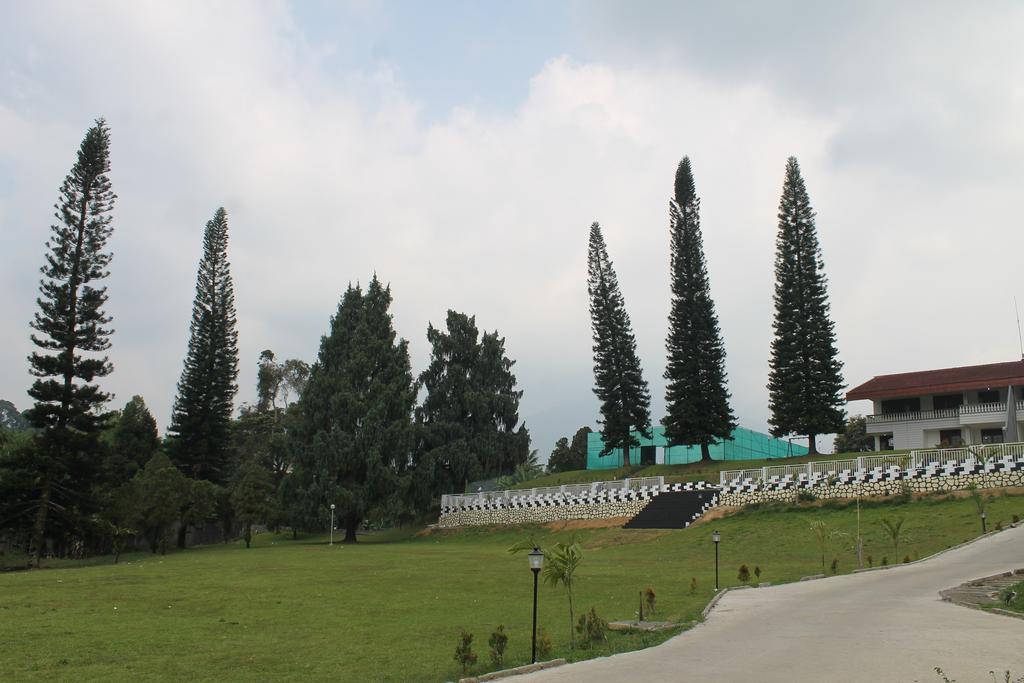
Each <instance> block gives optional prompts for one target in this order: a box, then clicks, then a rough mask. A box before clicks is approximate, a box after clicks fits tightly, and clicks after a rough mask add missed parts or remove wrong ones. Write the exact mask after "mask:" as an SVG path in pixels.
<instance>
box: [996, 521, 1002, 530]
mask: <svg viewBox="0 0 1024 683" xmlns="http://www.w3.org/2000/svg"><path fill="white" fill-rule="evenodd" d="M1002 530H1003V520H1001V519H1000V520H998V521H997V522H996V531H1002Z"/></svg>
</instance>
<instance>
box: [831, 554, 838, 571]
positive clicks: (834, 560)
mask: <svg viewBox="0 0 1024 683" xmlns="http://www.w3.org/2000/svg"><path fill="white" fill-rule="evenodd" d="M829 569H831V570H832V573H833V574H836V573H838V572H839V558H838V557H833V558H832V564H831V565H829Z"/></svg>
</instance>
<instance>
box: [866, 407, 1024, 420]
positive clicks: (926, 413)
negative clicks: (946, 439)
mask: <svg viewBox="0 0 1024 683" xmlns="http://www.w3.org/2000/svg"><path fill="white" fill-rule="evenodd" d="M1017 412H1019V413H1022V415H1021V417H1024V401H1017ZM986 414H992V415H993V416H1002V415H1005V414H1006V403H1005V402H1002V401H1000V402H998V403H966V404H964V405H962V406H959V407H957V408H940V409H938V410H915V411H913V412H909V413H878V414H876V415H868V416H867V421H868V423H869V424H884V423H888V422H918V421H921V420H948V419H949V418H958V417H960V416H961V415H986Z"/></svg>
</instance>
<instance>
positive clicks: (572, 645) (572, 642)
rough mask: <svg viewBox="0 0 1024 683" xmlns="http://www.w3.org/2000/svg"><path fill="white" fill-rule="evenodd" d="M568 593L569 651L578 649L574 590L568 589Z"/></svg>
mask: <svg viewBox="0 0 1024 683" xmlns="http://www.w3.org/2000/svg"><path fill="white" fill-rule="evenodd" d="M566 593H568V594H569V649H570V650H575V649H576V612H575V610H574V609H573V605H572V589H571V588H567V589H566Z"/></svg>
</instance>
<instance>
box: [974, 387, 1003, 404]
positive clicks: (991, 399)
mask: <svg viewBox="0 0 1024 683" xmlns="http://www.w3.org/2000/svg"><path fill="white" fill-rule="evenodd" d="M978 403H999V390H998V389H994V390H989V391H979V392H978Z"/></svg>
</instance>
